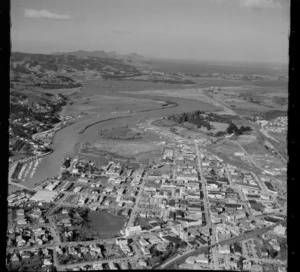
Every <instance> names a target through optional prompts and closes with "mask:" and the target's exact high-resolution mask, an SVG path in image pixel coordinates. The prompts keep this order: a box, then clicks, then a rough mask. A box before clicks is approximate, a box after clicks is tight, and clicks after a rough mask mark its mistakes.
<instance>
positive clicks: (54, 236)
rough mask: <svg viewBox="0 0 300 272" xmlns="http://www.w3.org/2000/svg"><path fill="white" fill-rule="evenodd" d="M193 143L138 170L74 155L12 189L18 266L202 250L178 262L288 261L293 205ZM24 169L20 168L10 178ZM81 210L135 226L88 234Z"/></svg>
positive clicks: (155, 260) (168, 150)
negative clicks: (286, 206) (30, 184)
mask: <svg viewBox="0 0 300 272" xmlns="http://www.w3.org/2000/svg"><path fill="white" fill-rule="evenodd" d="M173 141H174V139H173ZM175 141H176V140H175ZM186 142H187V143H178V144H175V142H169V143H164V144H165V151H164V153H163V156H162V157H161V158H160V160H159V161H157V163H156V164H155V165H152V166H149V165H147V166H141V167H138V168H136V167H133V166H131V165H127V164H124V163H120V162H115V161H110V162H109V163H108V164H106V165H96V164H95V163H93V162H91V161H88V160H86V159H83V158H81V157H79V156H77V157H74V158H65V160H64V161H63V162H62V166H61V169H60V172H59V173H58V176H57V177H55V178H49V179H47V180H45V181H41V182H39V183H38V184H37V185H36V186H35V187H34V188H32V189H28V188H23V189H22V188H20V190H19V191H16V192H14V193H13V194H11V195H10V196H9V197H8V203H9V207H10V212H9V214H10V219H9V223H10V227H9V229H8V233H7V235H8V246H9V248H8V252H9V254H8V256H7V262H8V265H9V267H11V268H13V267H15V266H19V265H25V266H28V267H31V268H33V267H39V269H43V270H45V271H46V270H48V269H54V267H56V269H59V270H65V271H68V270H70V269H73V270H76V269H78V268H82V269H83V268H84V269H128V268H132V269H135V268H154V269H155V268H159V267H160V268H164V267H169V266H170V264H173V265H174V263H175V264H176V258H180V257H181V256H185V255H187V256H189V255H188V254H190V253H192V252H198V251H199V252H200V254H197V255H193V256H189V257H188V258H187V259H186V261H185V262H183V263H180V264H178V267H179V268H181V269H230V270H231V269H233V270H238V269H241V268H243V269H251V271H252V270H253V271H261V270H260V269H261V265H264V264H268V263H273V264H276V265H278V267H280V268H281V267H284V264H285V263H284V261H281V260H280V259H274V256H275V255H276V252H279V251H280V248H281V246H282V243H283V241H284V239H285V237H286V226H285V224H286V223H285V212H286V211H284V210H283V209H282V208H280V206H279V205H278V204H277V202H276V191H274V190H272V188H271V186H270V185H269V183H268V182H265V181H263V180H261V179H259V178H258V177H257V176H256V175H255V174H254V173H251V172H248V171H245V170H242V169H239V168H237V167H235V166H233V165H230V164H226V163H224V162H223V160H222V159H220V158H218V157H217V156H215V155H213V154H211V153H209V152H208V151H205V150H204V149H203V148H201V146H199V144H198V143H191V141H186ZM20 171H22V168H21V167H15V170H14V171H12V172H11V173H10V174H11V177H12V179H11V180H14V179H13V177H18V176H20ZM11 184H15V185H16V186H18V183H15V182H13V181H11ZM79 210H82V213H85V212H86V211H98V210H103V211H106V212H109V213H112V214H119V215H122V216H124V217H125V218H126V222H125V224H124V227H123V228H122V230H121V232H120V233H119V235H118V236H117V237H116V238H109V239H97V237H90V238H87V237H85V236H83V235H82V234H81V233H80V228H81V227H80V226H82V222H83V221H84V219H83V218H84V215H80V213H79V214H78V212H79ZM247 236H249V238H247ZM76 237H77V238H76ZM244 237H245V238H244ZM84 239H88V240H84ZM90 239H91V240H90ZM87 241H88V242H87ZM223 242H224V243H223ZM267 244H269V245H270V246H269V248H270V249H271V251H270V249H269V248H268V247H267V246H266V245H267ZM267 248H268V249H267ZM201 249H203V250H202V251H203V252H202V251H201ZM274 254H275V255H274ZM34 256H37V257H34ZM176 265H177V264H176ZM106 267H107V268H106ZM282 269H283V268H282ZM281 271H284V270H281Z"/></svg>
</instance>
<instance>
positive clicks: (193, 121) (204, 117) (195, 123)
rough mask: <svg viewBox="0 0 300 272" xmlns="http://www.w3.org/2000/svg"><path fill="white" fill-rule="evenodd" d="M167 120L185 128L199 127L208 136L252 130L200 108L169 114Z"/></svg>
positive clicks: (220, 135) (237, 133) (239, 133)
mask: <svg viewBox="0 0 300 272" xmlns="http://www.w3.org/2000/svg"><path fill="white" fill-rule="evenodd" d="M167 120H168V121H172V122H175V123H176V124H180V125H181V126H183V127H185V128H187V129H191V130H193V129H200V130H201V131H203V132H207V135H208V136H213V137H222V136H225V135H226V134H232V133H233V134H235V135H236V136H239V135H242V134H243V133H244V132H246V131H251V130H252V129H251V128H250V127H247V126H246V127H245V126H240V127H239V128H238V127H237V126H236V125H235V124H234V123H233V122H232V120H231V118H230V117H227V116H224V115H223V116H221V115H218V114H214V113H206V112H203V111H200V110H198V111H195V112H191V113H182V114H176V115H171V116H169V117H167Z"/></svg>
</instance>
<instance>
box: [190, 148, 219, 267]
mask: <svg viewBox="0 0 300 272" xmlns="http://www.w3.org/2000/svg"><path fill="white" fill-rule="evenodd" d="M195 148H196V152H197V158H198V169H199V173H200V177H201V189H202V192H203V201H202V203H203V205H204V212H205V220H206V224H207V226H208V227H209V228H210V229H211V236H210V240H211V244H214V243H215V242H216V229H215V226H214V225H213V224H212V222H211V217H210V214H209V207H208V196H207V190H206V179H205V177H204V175H203V171H202V167H201V156H200V151H199V146H198V144H195ZM212 257H213V262H212V265H211V266H212V267H211V268H212V269H215V270H219V262H218V259H217V252H216V249H215V248H212Z"/></svg>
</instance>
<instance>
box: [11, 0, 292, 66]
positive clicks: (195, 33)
mask: <svg viewBox="0 0 300 272" xmlns="http://www.w3.org/2000/svg"><path fill="white" fill-rule="evenodd" d="M11 22H12V29H11V42H12V51H19V52H25V53H41V54H51V53H54V52H72V51H78V50H84V51H105V52H110V51H116V52H117V53H119V54H129V53H138V54H141V55H143V56H149V55H151V56H153V57H154V58H157V59H169V60H187V61H209V62H234V63H257V64H261V63H265V64H283V65H286V64H288V33H289V0H254V1H253V0H252V1H250V0H231V1H225V0H203V1H197V0H161V1H156V0H154V1H144V0H139V1H137V0H125V1H122V0H109V1H107V0H102V1H94V0H89V1H87V2H83V1H78V0H71V1H70V0H62V1H57V0H52V1H45V0H22V1H20V0H12V1H11Z"/></svg>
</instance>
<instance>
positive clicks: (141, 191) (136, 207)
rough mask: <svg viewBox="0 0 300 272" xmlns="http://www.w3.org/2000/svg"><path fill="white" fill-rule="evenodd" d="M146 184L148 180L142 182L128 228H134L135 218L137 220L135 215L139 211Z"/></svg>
mask: <svg viewBox="0 0 300 272" xmlns="http://www.w3.org/2000/svg"><path fill="white" fill-rule="evenodd" d="M145 182H146V180H145V179H143V182H142V184H141V186H140V190H139V193H138V195H137V197H136V199H135V203H134V207H133V208H132V210H131V214H130V218H129V220H128V223H127V227H132V226H133V223H134V218H135V213H136V211H137V209H138V204H139V202H140V199H141V197H142V194H143V190H144V186H145Z"/></svg>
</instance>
